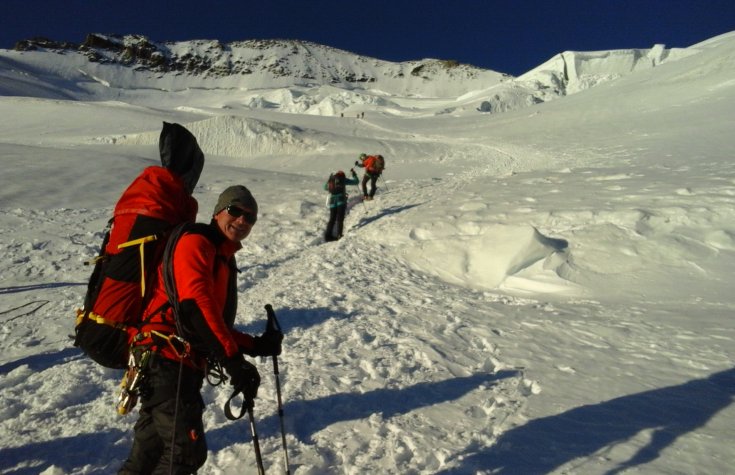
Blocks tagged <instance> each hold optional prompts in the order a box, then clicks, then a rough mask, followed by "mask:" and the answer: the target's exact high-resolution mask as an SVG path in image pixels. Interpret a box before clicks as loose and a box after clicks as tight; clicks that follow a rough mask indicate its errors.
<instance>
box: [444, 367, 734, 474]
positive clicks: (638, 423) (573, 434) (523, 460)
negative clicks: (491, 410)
mask: <svg viewBox="0 0 735 475" xmlns="http://www.w3.org/2000/svg"><path fill="white" fill-rule="evenodd" d="M733 395H735V368H733V369H729V370H726V371H722V372H719V373H715V374H713V375H711V376H709V377H707V378H703V379H696V380H694V381H689V382H687V383H684V384H681V385H678V386H669V387H665V388H660V389H654V390H651V391H645V392H642V393H637V394H632V395H629V396H623V397H619V398H616V399H612V400H610V401H605V402H601V403H599V404H591V405H587V406H582V407H577V408H574V409H570V410H569V411H566V412H563V413H561V414H556V415H554V416H548V417H543V418H540V419H535V420H532V421H529V422H527V423H526V424H524V425H522V426H519V427H515V428H513V429H510V430H508V431H507V432H504V433H503V434H502V435H501V436H500V437H499V438H498V440H497V441H496V443H495V444H494V445H493V446H491V447H489V448H486V449H485V450H482V451H467V452H465V453H463V454H461V462H460V464H459V466H458V467H456V468H454V469H448V470H445V471H443V472H440V473H442V474H444V475H449V474H452V475H455V474H467V473H475V472H476V471H477V470H486V471H490V472H492V473H494V474H517V473H523V474H542V473H550V472H553V471H554V470H555V469H557V468H558V467H560V466H562V465H564V464H566V463H569V462H571V461H573V460H575V459H579V458H584V457H589V456H590V455H592V454H594V453H596V452H598V451H601V450H604V449H609V448H611V447H613V446H614V445H615V444H618V443H624V442H626V441H628V440H630V439H631V438H633V437H635V436H636V435H638V434H639V433H640V432H641V431H645V430H650V431H651V432H652V434H651V437H650V440H649V442H648V443H647V444H646V445H645V446H643V447H641V448H640V449H639V450H638V451H637V453H636V454H635V455H633V456H632V457H631V458H630V459H629V460H627V461H625V462H623V463H621V464H620V465H618V466H617V467H616V468H614V469H612V470H610V471H609V472H607V474H609V475H612V474H616V473H619V472H622V471H624V470H627V469H630V468H632V467H637V466H640V465H644V464H646V463H649V462H651V461H653V460H655V459H657V458H658V457H659V456H660V454H661V452H662V451H663V450H665V449H666V448H667V447H669V446H671V445H672V444H673V443H674V442H675V441H676V439H677V438H679V437H681V436H682V435H684V434H686V433H688V432H691V431H694V430H696V429H697V428H699V427H702V426H703V425H705V424H706V423H707V421H709V420H710V419H711V418H712V417H714V416H715V415H716V414H717V413H718V412H719V411H721V410H722V409H724V408H725V407H727V406H728V405H730V404H731V403H732V401H733Z"/></svg>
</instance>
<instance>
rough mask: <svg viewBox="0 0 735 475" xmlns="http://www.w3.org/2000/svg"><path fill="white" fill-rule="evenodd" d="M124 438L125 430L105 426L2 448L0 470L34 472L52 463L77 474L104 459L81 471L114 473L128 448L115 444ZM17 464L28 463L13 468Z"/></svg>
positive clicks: (25, 474)
mask: <svg viewBox="0 0 735 475" xmlns="http://www.w3.org/2000/svg"><path fill="white" fill-rule="evenodd" d="M131 424H132V423H131ZM131 434H132V431H131ZM131 437H132V436H131ZM124 438H125V433H123V432H121V431H119V430H116V429H108V430H105V431H103V432H94V433H88V434H79V435H75V436H72V437H59V438H56V439H53V440H47V441H44V442H34V443H31V444H26V445H24V446H21V447H12V448H6V447H3V448H2V449H1V450H0V473H3V474H5V475H37V474H39V473H41V472H43V471H45V470H46V469H48V468H50V467H52V466H53V467H56V469H57V471H58V469H61V470H62V471H63V473H79V471H80V470H81V469H82V468H84V467H87V469H88V468H89V467H88V465H89V464H90V463H91V464H93V465H98V464H102V463H105V462H106V463H107V466H106V467H103V468H100V469H96V470H89V471H85V473H88V474H108V473H115V472H116V471H117V469H118V468H119V467H120V466H121V465H122V463H123V461H125V459H126V458H127V456H128V452H129V450H130V447H129V446H127V445H124V444H119V443H118V442H119V441H120V439H124ZM19 464H28V465H32V466H28V467H22V468H14V467H17V466H18V465H19ZM57 471H55V472H54V473H57Z"/></svg>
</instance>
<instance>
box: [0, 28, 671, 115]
mask: <svg viewBox="0 0 735 475" xmlns="http://www.w3.org/2000/svg"><path fill="white" fill-rule="evenodd" d="M678 57H681V54H680V53H679V50H667V49H666V48H665V47H664V46H663V45H655V46H654V47H653V48H651V49H650V50H617V51H606V52H598V53H575V52H565V53H560V54H559V55H557V56H555V57H554V58H552V59H550V60H549V61H547V62H546V63H544V64H542V65H541V66H539V67H538V68H535V69H534V70H532V71H529V72H528V73H526V74H524V75H522V76H521V77H519V78H518V79H517V80H516V79H515V78H513V77H511V76H508V75H506V74H501V73H498V72H495V71H490V70H485V69H480V68H477V67H474V66H471V65H466V64H459V63H457V62H456V61H452V60H439V59H422V60H417V61H407V62H401V63H394V62H389V61H383V60H380V59H376V58H369V57H365V56H359V55H355V54H352V53H349V52H347V51H343V50H339V49H335V48H331V47H328V46H323V45H318V44H314V43H310V42H306V41H299V40H249V41H241V42H234V43H228V44H223V43H221V42H219V41H216V40H192V41H184V42H168V43H159V42H155V41H152V40H150V39H148V38H146V37H144V36H140V35H126V36H117V35H101V34H90V35H87V38H86V40H85V41H84V43H82V44H73V43H68V42H57V41H52V40H48V39H42V38H37V39H31V40H23V41H19V42H18V43H17V44H16V48H15V51H12V52H11V51H4V52H3V53H2V54H1V55H0V61H2V62H3V63H4V66H5V67H4V68H3V70H5V71H6V73H7V72H8V71H11V72H14V73H15V74H14V75H12V76H10V77H7V76H6V78H5V81H3V82H2V83H0V94H3V95H14V94H16V93H17V92H18V91H19V90H20V89H26V88H27V87H28V86H29V84H28V83H29V82H35V83H36V89H35V91H36V92H35V94H37V95H38V96H41V97H48V98H73V99H78V100H104V99H108V100H119V99H123V100H125V101H127V102H132V101H135V94H134V90H136V89H157V90H161V91H167V92H170V93H177V92H181V91H186V90H189V89H195V88H199V89H200V88H207V89H211V88H216V89H225V90H232V91H233V95H240V96H243V101H245V102H246V103H247V105H248V106H249V107H252V108H274V109H276V110H279V111H282V112H295V113H309V114H317V115H334V114H340V113H352V112H355V111H356V110H358V109H360V108H362V109H376V108H383V109H390V108H396V109H400V110H403V109H406V108H408V109H413V110H416V111H421V113H426V111H427V110H428V111H429V112H431V113H435V114H439V113H441V114H444V113H448V112H449V113H454V112H458V111H460V112H461V111H467V110H469V111H480V112H503V111H507V110H512V109H517V108H521V107H527V106H530V105H533V104H536V103H539V102H544V101H550V100H554V99H556V98H558V97H560V96H564V95H567V94H571V93H574V92H578V91H581V90H584V89H587V88H589V87H592V86H594V85H596V84H598V83H601V82H605V81H610V80H614V79H617V78H619V77H622V76H624V75H627V74H629V73H631V72H633V71H637V70H642V69H646V68H652V67H655V66H657V65H660V64H662V63H664V62H666V61H668V60H672V59H676V58H678ZM10 79H13V80H14V81H10V83H8V81H9V80H10ZM131 89H132V90H133V91H131ZM26 90H27V89H26ZM263 90H271V91H274V90H277V91H279V92H271V93H267V92H263ZM247 91H258V92H257V93H256V94H252V93H250V94H248V93H247ZM122 96H124V97H122ZM284 96H285V98H287V100H284ZM396 96H398V97H404V98H413V99H414V100H413V101H409V102H401V101H394V100H393V98H394V97H396ZM436 98H441V99H444V100H446V99H456V104H453V105H452V106H451V107H449V108H446V107H443V108H441V109H438V110H437V109H436V107H434V102H433V101H427V100H426V99H436Z"/></svg>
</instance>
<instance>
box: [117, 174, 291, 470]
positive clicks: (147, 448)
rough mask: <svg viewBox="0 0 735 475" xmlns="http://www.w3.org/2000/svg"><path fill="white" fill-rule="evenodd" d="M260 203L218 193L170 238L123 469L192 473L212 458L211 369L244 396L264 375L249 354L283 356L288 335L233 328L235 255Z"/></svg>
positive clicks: (138, 344)
mask: <svg viewBox="0 0 735 475" xmlns="http://www.w3.org/2000/svg"><path fill="white" fill-rule="evenodd" d="M257 217H258V204H257V203H256V201H255V198H253V196H252V194H251V193H250V191H249V190H248V189H247V188H245V187H244V186H231V187H229V188H227V189H226V190H225V191H224V192H222V194H221V195H220V196H219V199H218V201H217V204H216V206H215V207H214V212H213V216H212V220H211V222H210V223H209V224H208V225H205V224H194V225H190V226H188V227H186V228H184V230H183V232H182V233H181V234H180V235H178V236H176V235H174V236H172V237H171V238H170V239H171V240H172V242H171V244H170V245H169V247H168V248H167V252H166V255H164V260H163V262H162V264H161V265H160V266H159V270H158V280H157V286H156V288H155V289H154V291H153V297H152V298H151V300H150V302H149V303H148V306H147V308H146V311H145V313H144V322H145V323H144V325H143V326H142V327H141V329H140V333H139V334H138V335H137V336H136V337H135V338H134V339H133V345H134V349H133V350H132V351H133V352H134V353H135V352H136V351H138V352H145V351H150V353H149V354H150V355H151V356H150V358H146V359H147V361H148V365H147V368H146V369H145V370H144V373H143V374H144V379H143V383H142V387H141V401H142V404H141V409H140V417H139V419H138V422H137V423H136V424H135V439H134V441H133V448H132V450H131V452H130V455H129V457H128V459H127V460H126V461H125V463H124V464H123V467H122V469H121V470H120V472H119V473H121V474H133V473H134V474H150V473H156V474H158V473H175V474H189V473H195V472H196V471H197V469H198V468H199V467H201V466H202V465H203V464H204V462H205V460H206V458H207V444H206V441H205V437H204V428H203V423H202V412H203V408H204V402H203V400H202V397H201V394H200V390H201V387H202V383H203V380H204V376H205V374H206V372H207V370H208V368H212V367H213V366H221V367H222V368H224V370H225V371H226V372H227V374H228V375H229V377H230V381H231V383H232V385H233V386H234V387H235V390H236V391H238V392H240V393H242V395H243V397H244V398H245V399H246V400H252V399H253V398H255V396H256V395H257V390H258V386H259V384H260V376H259V374H258V371H257V370H256V368H255V366H253V365H252V364H251V363H249V362H247V361H246V360H245V358H244V357H243V353H244V354H247V355H250V356H270V355H278V354H280V353H281V341H282V339H283V335H282V334H281V333H280V332H274V331H271V332H266V333H264V334H263V335H261V336H256V337H253V336H250V335H248V334H245V333H241V332H239V331H237V330H235V329H234V328H233V325H234V322H235V315H236V312H237V282H236V274H237V264H236V261H235V253H236V252H237V251H238V250H239V249H241V248H242V244H241V241H242V240H243V239H245V238H246V237H247V236H248V235H249V234H250V231H251V230H252V227H253V225H254V224H255V222H256V220H257Z"/></svg>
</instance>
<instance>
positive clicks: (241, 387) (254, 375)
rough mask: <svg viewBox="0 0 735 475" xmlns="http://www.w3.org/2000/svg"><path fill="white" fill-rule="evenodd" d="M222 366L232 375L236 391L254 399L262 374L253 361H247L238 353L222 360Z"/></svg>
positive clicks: (231, 380)
mask: <svg viewBox="0 0 735 475" xmlns="http://www.w3.org/2000/svg"><path fill="white" fill-rule="evenodd" d="M222 366H223V367H224V368H225V371H227V374H229V375H230V384H232V386H234V388H235V391H237V392H241V393H242V395H243V397H244V398H245V399H246V400H250V401H252V400H253V399H255V396H257V395H258V386H260V374H258V370H257V369H256V368H255V366H253V365H252V364H251V363H248V362H247V361H245V357H243V356H242V355H241V354H237V355H235V356H233V357H232V358H229V359H226V360H225V361H223V362H222Z"/></svg>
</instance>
